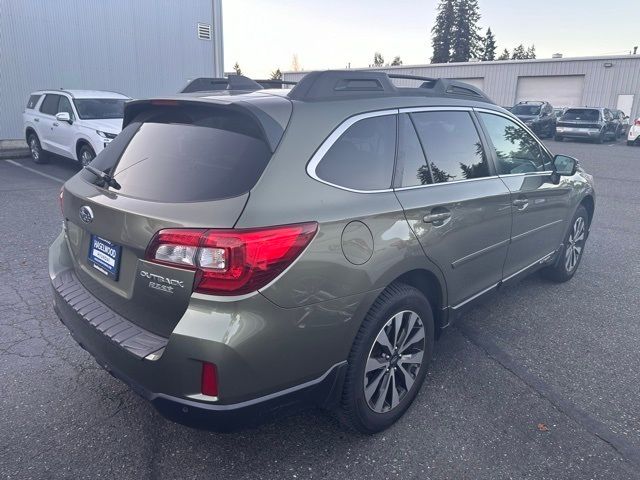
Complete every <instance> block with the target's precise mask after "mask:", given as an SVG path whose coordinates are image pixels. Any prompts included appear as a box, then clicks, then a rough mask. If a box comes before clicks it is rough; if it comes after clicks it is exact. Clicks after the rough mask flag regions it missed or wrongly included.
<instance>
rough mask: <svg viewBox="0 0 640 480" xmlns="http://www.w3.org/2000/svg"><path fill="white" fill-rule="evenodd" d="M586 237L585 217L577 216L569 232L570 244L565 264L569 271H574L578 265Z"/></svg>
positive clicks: (566, 252) (565, 255)
mask: <svg viewBox="0 0 640 480" xmlns="http://www.w3.org/2000/svg"><path fill="white" fill-rule="evenodd" d="M584 239H585V221H584V217H578V218H576V221H575V222H574V223H573V229H572V230H571V233H570V234H569V239H568V242H567V243H568V245H567V248H566V250H565V253H564V266H565V268H566V269H567V272H573V270H574V269H575V268H576V266H577V265H578V261H579V260H580V255H582V249H583V248H584Z"/></svg>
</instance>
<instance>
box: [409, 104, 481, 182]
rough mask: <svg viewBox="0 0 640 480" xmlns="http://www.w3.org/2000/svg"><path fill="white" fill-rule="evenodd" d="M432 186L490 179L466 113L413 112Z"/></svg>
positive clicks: (471, 121)
mask: <svg viewBox="0 0 640 480" xmlns="http://www.w3.org/2000/svg"><path fill="white" fill-rule="evenodd" d="M411 118H412V119H413V121H414V124H415V127H416V131H417V132H418V135H419V137H420V141H421V143H422V147H423V148H424V153H425V155H426V157H427V162H428V164H429V169H430V171H431V178H432V179H433V182H434V183H443V182H453V181H457V180H470V179H473V178H482V177H488V176H489V164H488V162H487V157H486V155H485V152H484V148H483V147H482V142H481V141H480V137H479V136H478V131H477V130H476V127H475V125H474V124H473V120H472V119H471V115H470V114H469V112H420V113H412V114H411Z"/></svg>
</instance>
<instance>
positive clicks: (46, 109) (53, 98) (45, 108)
mask: <svg viewBox="0 0 640 480" xmlns="http://www.w3.org/2000/svg"><path fill="white" fill-rule="evenodd" d="M59 101H60V95H55V94H51V93H48V94H47V96H46V97H44V100H43V101H42V105H40V112H42V113H44V114H45V115H55V114H56V113H58V102H59Z"/></svg>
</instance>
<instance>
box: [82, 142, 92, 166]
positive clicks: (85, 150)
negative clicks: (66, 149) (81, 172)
mask: <svg viewBox="0 0 640 480" xmlns="http://www.w3.org/2000/svg"><path fill="white" fill-rule="evenodd" d="M94 158H96V152H94V151H93V148H91V146H89V145H87V144H86V143H85V144H84V145H82V147H80V151H79V152H78V161H79V162H80V164H81V165H82V166H83V167H86V166H87V165H89V164H90V163H91V161H92V160H93V159H94Z"/></svg>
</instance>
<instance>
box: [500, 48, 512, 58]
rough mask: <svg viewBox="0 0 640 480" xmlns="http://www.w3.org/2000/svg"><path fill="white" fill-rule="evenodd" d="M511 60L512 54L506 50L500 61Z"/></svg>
mask: <svg viewBox="0 0 640 480" xmlns="http://www.w3.org/2000/svg"><path fill="white" fill-rule="evenodd" d="M510 58H511V54H510V53H509V50H507V49H506V48H505V49H504V50H503V51H502V53H501V54H500V56H499V57H498V60H509V59H510Z"/></svg>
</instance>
